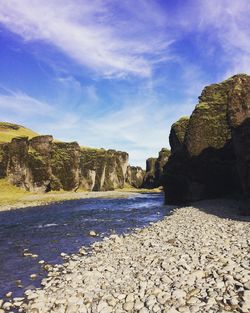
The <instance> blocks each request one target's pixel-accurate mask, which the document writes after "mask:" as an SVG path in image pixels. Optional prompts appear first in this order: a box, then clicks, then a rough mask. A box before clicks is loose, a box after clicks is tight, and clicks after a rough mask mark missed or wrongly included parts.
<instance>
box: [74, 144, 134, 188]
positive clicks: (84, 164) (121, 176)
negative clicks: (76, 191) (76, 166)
mask: <svg viewBox="0 0 250 313" xmlns="http://www.w3.org/2000/svg"><path fill="white" fill-rule="evenodd" d="M127 166H128V154H127V153H126V152H121V151H115V150H104V149H89V148H85V149H81V157H80V170H81V182H80V186H81V187H82V188H83V189H86V190H94V191H98V190H101V191H105V190H114V189H116V188H123V186H124V183H125V179H126V171H127Z"/></svg>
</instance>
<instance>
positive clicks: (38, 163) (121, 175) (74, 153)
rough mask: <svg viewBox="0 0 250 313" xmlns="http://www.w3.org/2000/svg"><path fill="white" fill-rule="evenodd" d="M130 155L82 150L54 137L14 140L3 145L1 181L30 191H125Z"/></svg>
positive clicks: (112, 151)
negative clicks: (5, 178) (123, 189)
mask: <svg viewBox="0 0 250 313" xmlns="http://www.w3.org/2000/svg"><path fill="white" fill-rule="evenodd" d="M127 165H128V154H127V153H126V152H120V151H115V150H107V151H106V150H104V149H99V150H97V149H81V148H80V146H79V145H78V143H76V142H72V143H65V142H54V141H53V137H52V136H36V137H34V138H32V139H31V140H28V138H27V137H19V138H13V139H12V141H11V142H10V143H4V144H0V178H4V177H7V179H8V180H9V182H10V183H11V184H13V185H15V186H18V187H21V188H24V189H25V190H29V191H50V190H60V189H63V190H77V189H78V188H82V189H85V190H89V191H92V190H96V191H99V190H102V191H104V190H113V189H115V188H123V186H124V183H125V178H126V171H127Z"/></svg>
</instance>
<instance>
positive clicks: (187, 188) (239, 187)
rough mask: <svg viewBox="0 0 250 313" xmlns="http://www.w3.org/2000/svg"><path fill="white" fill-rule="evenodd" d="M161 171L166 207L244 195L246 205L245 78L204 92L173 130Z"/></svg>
mask: <svg viewBox="0 0 250 313" xmlns="http://www.w3.org/2000/svg"><path fill="white" fill-rule="evenodd" d="M169 139H170V145H171V156H170V158H169V160H168V162H167V164H166V165H165V167H164V174H163V185H164V190H165V196H166V202H167V203H174V204H176V203H187V202H190V201H194V200H199V199H205V198H215V197H223V196H228V195H231V196H232V195H244V201H245V204H244V207H245V210H248V211H249V208H250V206H249V204H250V201H249V199H250V77H249V76H248V75H245V74H239V75H235V76H233V77H231V78H229V79H227V80H225V81H223V82H222V83H219V84H213V85H210V86H207V87H205V88H204V90H203V91H202V93H201V96H200V97H199V103H198V104H197V105H196V107H195V109H194V111H193V113H192V114H191V116H190V118H189V119H188V118H182V119H180V120H179V121H177V122H176V123H175V124H173V125H172V128H171V132H170V138H169Z"/></svg>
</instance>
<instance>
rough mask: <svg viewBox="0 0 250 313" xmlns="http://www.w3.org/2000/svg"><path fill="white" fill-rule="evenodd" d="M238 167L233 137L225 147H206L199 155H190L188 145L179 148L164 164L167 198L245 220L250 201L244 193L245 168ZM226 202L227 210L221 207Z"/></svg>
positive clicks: (175, 202) (223, 215)
mask: <svg viewBox="0 0 250 313" xmlns="http://www.w3.org/2000/svg"><path fill="white" fill-rule="evenodd" d="M238 167H239V161H238V160H237V157H236V154H235V149H234V147H233V143H232V141H229V142H227V143H226V144H225V145H224V147H223V148H221V149H215V148H211V147H209V148H206V149H204V150H203V151H202V153H201V154H200V155H198V156H190V155H189V153H188V152H187V150H186V148H183V149H181V150H178V151H176V152H175V153H174V154H173V155H172V156H171V157H170V159H169V161H168V162H167V164H166V166H165V168H164V172H165V175H164V191H165V201H166V203H167V204H178V205H182V206H183V205H190V204H191V203H192V204H193V203H194V204H195V207H197V206H198V208H199V209H201V210H203V211H206V212H207V213H211V214H215V215H218V216H220V217H223V218H233V219H237V220H242V219H243V220H245V217H244V215H246V214H247V213H248V211H249V210H248V209H249V201H248V200H247V199H246V197H245V196H244V195H245V194H246V193H245V192H244V189H245V188H244V184H243V182H242V170H239V168H238ZM218 198H220V199H223V200H218ZM208 199H210V200H209V201H207V200H208ZM214 199H217V200H214ZM230 199H231V200H230ZM233 199H234V200H233ZM200 200H205V201H200ZM196 201H198V202H196ZM221 201H222V202H221ZM223 202H225V205H223ZM210 203H211V207H210ZM218 203H219V204H218ZM230 203H231V204H230ZM213 204H214V205H215V207H213V206H212V205H213ZM225 206H226V207H227V209H226V210H225V209H220V208H224V207H225ZM248 214H249V213H248Z"/></svg>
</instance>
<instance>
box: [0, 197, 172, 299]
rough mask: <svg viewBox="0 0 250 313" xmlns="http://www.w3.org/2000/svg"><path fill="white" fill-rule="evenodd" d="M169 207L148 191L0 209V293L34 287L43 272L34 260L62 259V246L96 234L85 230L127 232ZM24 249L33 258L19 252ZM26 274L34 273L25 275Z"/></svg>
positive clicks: (73, 246) (71, 249)
mask: <svg viewBox="0 0 250 313" xmlns="http://www.w3.org/2000/svg"><path fill="white" fill-rule="evenodd" d="M169 211H170V208H169V207H168V206H164V205H163V195H162V194H159V193H158V194H152V193H151V194H141V195H138V196H134V195H133V196H132V195H131V196H130V197H128V198H111V199H107V198H98V199H97V198H92V199H82V200H74V201H65V202H62V203H58V204H51V205H48V206H39V207H33V208H26V209H18V210H13V211H8V212H0V298H2V297H3V296H4V295H5V294H6V293H7V292H9V291H12V292H13V296H21V295H23V293H24V291H25V290H26V289H30V288H34V287H39V286H40V282H41V279H42V278H44V277H45V276H46V273H45V272H44V271H43V270H42V268H41V265H40V264H39V263H38V261H39V260H45V261H46V262H47V263H50V264H56V263H62V262H63V259H62V257H61V256H60V254H61V252H65V253H75V252H77V251H78V249H79V248H80V247H81V246H89V245H90V244H91V243H93V242H94V241H96V240H100V239H101V238H100V237H91V236H89V231H90V230H94V231H95V232H97V233H98V234H102V236H104V235H105V236H106V235H109V234H111V233H112V232H116V233H118V234H120V233H126V232H129V231H131V229H133V228H135V227H144V226H146V225H148V223H150V222H154V221H157V220H160V219H162V218H163V217H164V216H165V215H167V214H168V213H169ZM24 249H28V250H29V251H30V252H31V253H33V254H37V255H38V258H31V257H24V256H23V251H24ZM31 274H37V278H36V279H35V280H32V279H30V275H31ZM18 280H21V285H22V287H20V282H19V287H17V282H16V281H18Z"/></svg>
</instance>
